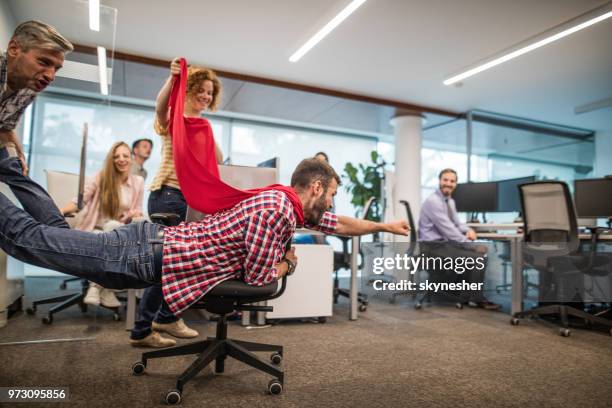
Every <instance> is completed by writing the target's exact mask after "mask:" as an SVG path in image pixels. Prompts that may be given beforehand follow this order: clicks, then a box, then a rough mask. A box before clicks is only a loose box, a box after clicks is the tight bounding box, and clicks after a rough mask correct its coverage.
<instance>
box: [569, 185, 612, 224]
mask: <svg viewBox="0 0 612 408" xmlns="http://www.w3.org/2000/svg"><path fill="white" fill-rule="evenodd" d="M574 202H575V204H576V213H577V216H578V217H580V218H608V217H612V178H608V177H606V178H599V179H585V180H574Z"/></svg>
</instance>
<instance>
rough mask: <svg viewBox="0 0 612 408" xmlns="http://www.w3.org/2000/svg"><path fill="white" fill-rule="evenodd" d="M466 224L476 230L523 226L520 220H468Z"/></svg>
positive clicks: (512, 228) (510, 228)
mask: <svg viewBox="0 0 612 408" xmlns="http://www.w3.org/2000/svg"><path fill="white" fill-rule="evenodd" d="M467 226H468V227H470V228H472V229H474V230H476V231H478V230H483V229H486V230H515V229H518V228H521V227H523V223H522V222H512V223H501V224H495V223H479V222H468V223H467Z"/></svg>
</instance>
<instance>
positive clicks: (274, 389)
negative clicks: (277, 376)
mask: <svg viewBox="0 0 612 408" xmlns="http://www.w3.org/2000/svg"><path fill="white" fill-rule="evenodd" d="M268 392H269V393H270V394H272V395H278V394H280V393H281V392H283V384H281V383H280V382H279V381H278V380H272V381H270V382H269V383H268Z"/></svg>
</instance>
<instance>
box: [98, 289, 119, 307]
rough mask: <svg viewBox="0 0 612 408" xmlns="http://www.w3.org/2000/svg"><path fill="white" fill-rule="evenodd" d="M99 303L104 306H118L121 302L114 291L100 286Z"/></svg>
mask: <svg viewBox="0 0 612 408" xmlns="http://www.w3.org/2000/svg"><path fill="white" fill-rule="evenodd" d="M100 304H101V305H102V306H104V307H119V306H121V303H120V302H119V299H117V296H115V292H113V291H112V290H110V289H105V288H102V290H101V291H100Z"/></svg>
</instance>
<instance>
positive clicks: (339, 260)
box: [333, 197, 376, 312]
mask: <svg viewBox="0 0 612 408" xmlns="http://www.w3.org/2000/svg"><path fill="white" fill-rule="evenodd" d="M375 201H376V198H375V197H370V199H369V200H368V201H367V202H366V204H365V206H364V207H363V214H362V218H363V219H364V220H365V219H366V218H367V216H368V213H369V212H370V208H371V207H372V205H373V204H374V202H375ZM333 236H334V237H336V238H338V239H339V240H340V241H342V252H339V251H334V304H336V303H338V298H339V297H340V296H343V297H346V298H350V297H351V291H350V289H344V288H341V287H340V278H339V276H338V272H339V271H340V269H348V270H350V269H351V254H350V252H349V249H348V243H349V242H350V241H351V240H352V237H345V236H341V235H333ZM358 247H360V245H358ZM362 258H363V257H362ZM357 303H358V304H359V311H360V312H365V311H366V310H368V303H369V301H368V295H366V294H365V293H361V292H358V293H357Z"/></svg>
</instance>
